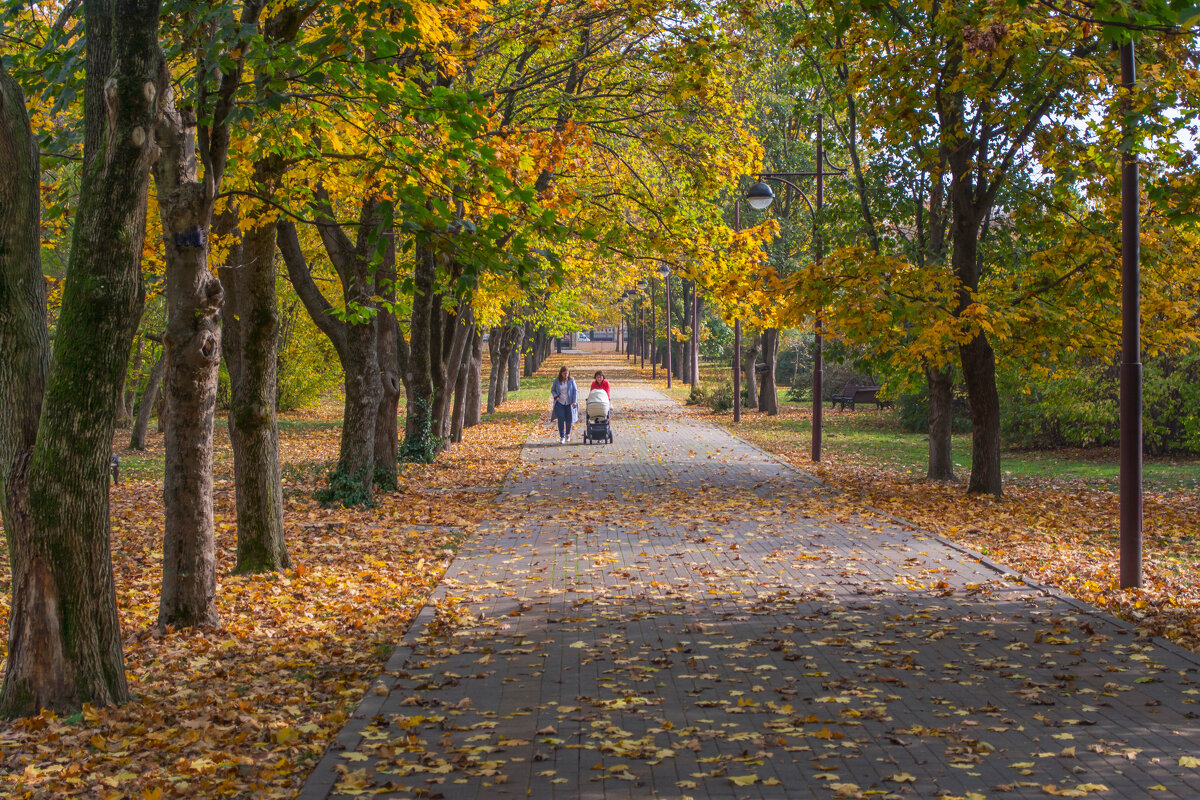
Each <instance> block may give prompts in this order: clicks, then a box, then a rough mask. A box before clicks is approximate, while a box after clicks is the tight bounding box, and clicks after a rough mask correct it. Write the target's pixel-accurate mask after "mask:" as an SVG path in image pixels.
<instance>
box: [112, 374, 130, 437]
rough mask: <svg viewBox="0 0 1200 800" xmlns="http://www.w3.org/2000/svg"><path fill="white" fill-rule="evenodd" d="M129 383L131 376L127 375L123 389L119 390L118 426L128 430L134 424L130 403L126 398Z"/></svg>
mask: <svg viewBox="0 0 1200 800" xmlns="http://www.w3.org/2000/svg"><path fill="white" fill-rule="evenodd" d="M128 382H129V376H128V375H126V376H125V378H124V379H122V381H121V388H120V389H118V390H117V418H116V426H117V427H118V428H128V427H129V426H130V425H131V424H133V415H132V413H130V409H129V402H128V401H127V399H126V397H125V386H126V384H127V383H128Z"/></svg>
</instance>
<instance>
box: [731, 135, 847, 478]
mask: <svg viewBox="0 0 1200 800" xmlns="http://www.w3.org/2000/svg"><path fill="white" fill-rule="evenodd" d="M823 119H824V117H823V115H822V114H818V115H817V169H816V171H815V172H763V173H760V174H759V176H758V180H757V181H755V182H754V183H753V184H752V185H751V186H750V188H749V189H747V190H746V195H745V197H746V202H747V203H749V204H750V207H751V208H753V209H755V210H757V211H765V210H767V209H768V208H770V207H771V203H772V202H773V201H774V200H775V192H774V190H772V189H771V186H770V184H768V183H767V181H774V182H777V183H782V184H784V185H785V186H789V187H791V188H792V189H794V190H795V191H796V193H797V194H798V195H799V196H800V197H801V198H802V199H803V200H804V203H805V205H807V206H808V210H809V213H811V214H812V221H813V256H814V258H815V260H816V261H817V263H818V264H819V263H820V262H821V259H822V258H823V257H824V252H823V251H822V245H823V242H822V240H821V208H822V207H823V205H824V201H825V176H826V175H844V174H845V172H846V171H845V170H844V169H839V168H837V167H826V164H825V142H824V139H823V130H822V122H823ZM800 178H816V179H817V197H816V204H815V205H814V204H813V203H810V202H809V200H808V195H806V194H805V193H804V190H803V189H801V188H800V187H799V186H798V185H796V183H795V182H794V181H796V180H797V179H800ZM733 220H734V228H735V230H740V229H741V222H742V218H741V204H740V201H739V202H738V203H735V205H734V212H733ZM822 338H823V337H822V335H821V317H820V315H818V316H817V320H816V335H815V337H814V342H813V399H812V409H813V421H812V431H813V432H812V460H813V461H814V462H820V460H821V411H822V405H821V393H822V388H821V378H822V371H823V365H822V356H823V353H822V350H823V341H822ZM733 340H734V345H733V358H734V368H733V369H734V372H733V374H734V390H733V419H734V421H735V422H736V421H738V420H740V419H741V410H742V395H741V372H742V368H741V367H742V325H741V320H734V323H733Z"/></svg>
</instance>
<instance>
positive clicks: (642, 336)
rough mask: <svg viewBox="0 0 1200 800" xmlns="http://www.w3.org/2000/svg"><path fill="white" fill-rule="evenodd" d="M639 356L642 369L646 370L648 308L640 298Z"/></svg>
mask: <svg viewBox="0 0 1200 800" xmlns="http://www.w3.org/2000/svg"><path fill="white" fill-rule="evenodd" d="M638 355H639V356H641V359H642V367H641V368H642V369H645V368H646V307H645V306H644V305H642V299H641V298H640V297H639V298H638Z"/></svg>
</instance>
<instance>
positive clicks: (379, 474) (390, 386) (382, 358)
mask: <svg viewBox="0 0 1200 800" xmlns="http://www.w3.org/2000/svg"><path fill="white" fill-rule="evenodd" d="M376 332H377V333H378V335H379V342H378V344H377V345H376V347H377V349H378V351H379V376H380V387H381V388H382V390H383V394H382V395H381V397H380V399H379V412H378V415H377V416H376V418H375V479H376V482H377V483H379V484H380V485H382V486H386V487H387V488H389V489H393V490H394V489H395V488H396V485H397V484H396V460H397V458H398V456H399V444H400V441H399V439H400V435H399V427H398V423H397V413H398V410H399V407H400V395H401V394H402V393H403V392H404V381H403V379H402V378H401V375H402V374H403V372H402V370H401V367H402V363H401V350H400V345H401V344H402V343H403V337H401V335H400V326H399V325H398V324H397V323H396V317H395V315H394V314H392V312H390V311H388V310H386V309H381V310H380V311H379V320H378V327H377V328H376Z"/></svg>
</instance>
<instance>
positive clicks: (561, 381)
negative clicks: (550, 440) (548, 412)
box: [550, 367, 579, 444]
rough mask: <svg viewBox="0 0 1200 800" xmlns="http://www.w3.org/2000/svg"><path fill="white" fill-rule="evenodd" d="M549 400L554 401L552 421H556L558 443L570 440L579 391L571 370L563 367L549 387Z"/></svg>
mask: <svg viewBox="0 0 1200 800" xmlns="http://www.w3.org/2000/svg"><path fill="white" fill-rule="evenodd" d="M550 399H551V400H553V401H554V419H556V420H558V443H559V444H566V443H567V442H569V441H570V440H571V423H572V422H574V421H575V407H576V405H577V404H578V402H579V389H578V387H576V386H575V379H574V378H572V377H571V370H570V369H568V368H567V367H563V368H562V369H560V370H559V371H558V377H557V378H555V379H554V385H553V386H551V387H550Z"/></svg>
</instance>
